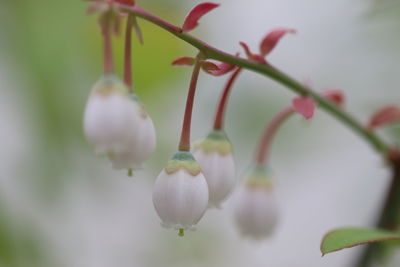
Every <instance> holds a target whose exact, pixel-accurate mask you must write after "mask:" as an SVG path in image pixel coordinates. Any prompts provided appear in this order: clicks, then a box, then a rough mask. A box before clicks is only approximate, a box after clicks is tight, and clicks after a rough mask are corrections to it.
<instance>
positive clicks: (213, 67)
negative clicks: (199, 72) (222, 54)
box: [201, 60, 220, 74]
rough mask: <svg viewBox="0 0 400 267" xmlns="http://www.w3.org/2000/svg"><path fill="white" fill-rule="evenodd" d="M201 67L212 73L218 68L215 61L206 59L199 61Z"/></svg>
mask: <svg viewBox="0 0 400 267" xmlns="http://www.w3.org/2000/svg"><path fill="white" fill-rule="evenodd" d="M201 68H202V69H203V70H204V71H205V72H207V73H209V74H213V72H215V71H219V70H220V68H219V67H218V66H217V65H216V64H215V63H213V62H211V61H207V60H202V61H201Z"/></svg>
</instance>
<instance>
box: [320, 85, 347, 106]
mask: <svg viewBox="0 0 400 267" xmlns="http://www.w3.org/2000/svg"><path fill="white" fill-rule="evenodd" d="M322 95H323V96H324V97H325V98H326V99H328V100H330V101H332V102H333V103H335V104H336V105H338V106H339V107H341V106H343V105H344V102H345V96H344V93H343V91H342V90H339V89H329V90H326V91H324V92H322Z"/></svg>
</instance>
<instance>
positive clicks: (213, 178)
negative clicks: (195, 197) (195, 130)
mask: <svg viewBox="0 0 400 267" xmlns="http://www.w3.org/2000/svg"><path fill="white" fill-rule="evenodd" d="M193 154H194V156H195V158H196V160H197V162H198V163H199V164H200V166H201V169H202V171H203V173H204V177H205V178H206V180H207V184H208V193H209V206H211V207H217V208H219V207H220V205H221V203H222V202H223V201H224V200H225V199H226V198H227V197H228V196H229V194H230V193H231V192H232V190H233V188H234V187H235V185H236V172H235V162H234V158H233V154H232V144H231V143H230V142H229V140H228V138H227V137H226V134H225V133H224V132H223V131H213V132H211V133H210V134H209V135H208V136H207V138H205V139H203V140H201V141H198V142H196V143H195V145H194V152H193Z"/></svg>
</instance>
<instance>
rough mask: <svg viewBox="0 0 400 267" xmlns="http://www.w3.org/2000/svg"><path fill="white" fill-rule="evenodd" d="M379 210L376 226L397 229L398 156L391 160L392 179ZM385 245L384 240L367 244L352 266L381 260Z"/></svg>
mask: <svg viewBox="0 0 400 267" xmlns="http://www.w3.org/2000/svg"><path fill="white" fill-rule="evenodd" d="M381 210H382V212H381V214H380V216H379V219H378V222H377V224H376V226H377V227H378V228H381V229H385V230H389V231H398V230H399V227H400V158H396V159H394V160H393V161H392V180H391V183H390V185H389V189H388V193H387V194H386V200H385V202H384V204H383V207H382V209H381ZM385 246H386V244H385V242H382V243H372V244H369V245H368V246H367V247H366V248H365V249H364V251H363V252H362V253H361V255H360V257H359V258H358V260H357V262H356V264H355V265H354V266H356V267H369V266H374V263H376V262H377V261H379V260H382V257H381V256H382V255H381V253H382V251H383V250H384V247H385Z"/></svg>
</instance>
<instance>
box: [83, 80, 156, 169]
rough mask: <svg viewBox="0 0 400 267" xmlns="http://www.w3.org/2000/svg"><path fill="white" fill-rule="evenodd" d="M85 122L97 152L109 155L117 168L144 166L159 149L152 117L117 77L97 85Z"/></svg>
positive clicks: (88, 135)
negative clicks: (156, 147) (156, 146)
mask: <svg viewBox="0 0 400 267" xmlns="http://www.w3.org/2000/svg"><path fill="white" fill-rule="evenodd" d="M83 125H84V131H85V136H86V138H87V140H88V141H89V143H91V144H92V145H94V146H95V151H96V154H100V155H108V156H109V158H110V160H111V161H112V163H113V167H114V168H116V169H121V168H138V167H141V165H142V163H143V162H144V161H145V160H147V159H148V158H149V157H150V155H151V154H152V153H153V152H154V150H155V145H156V136H155V130H154V125H153V122H152V120H151V118H150V116H148V114H147V113H146V111H145V110H144V108H143V105H142V104H141V103H140V102H139V101H138V100H137V98H136V97H135V96H134V95H130V94H129V93H128V89H127V88H126V86H125V85H124V84H123V82H122V81H120V80H119V79H118V78H117V77H116V76H113V75H107V76H103V77H102V78H101V79H100V80H99V81H98V82H97V83H96V84H95V86H94V88H93V89H92V92H91V94H90V96H89V99H88V102H87V104H86V108H85V114H84V122H83Z"/></svg>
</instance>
